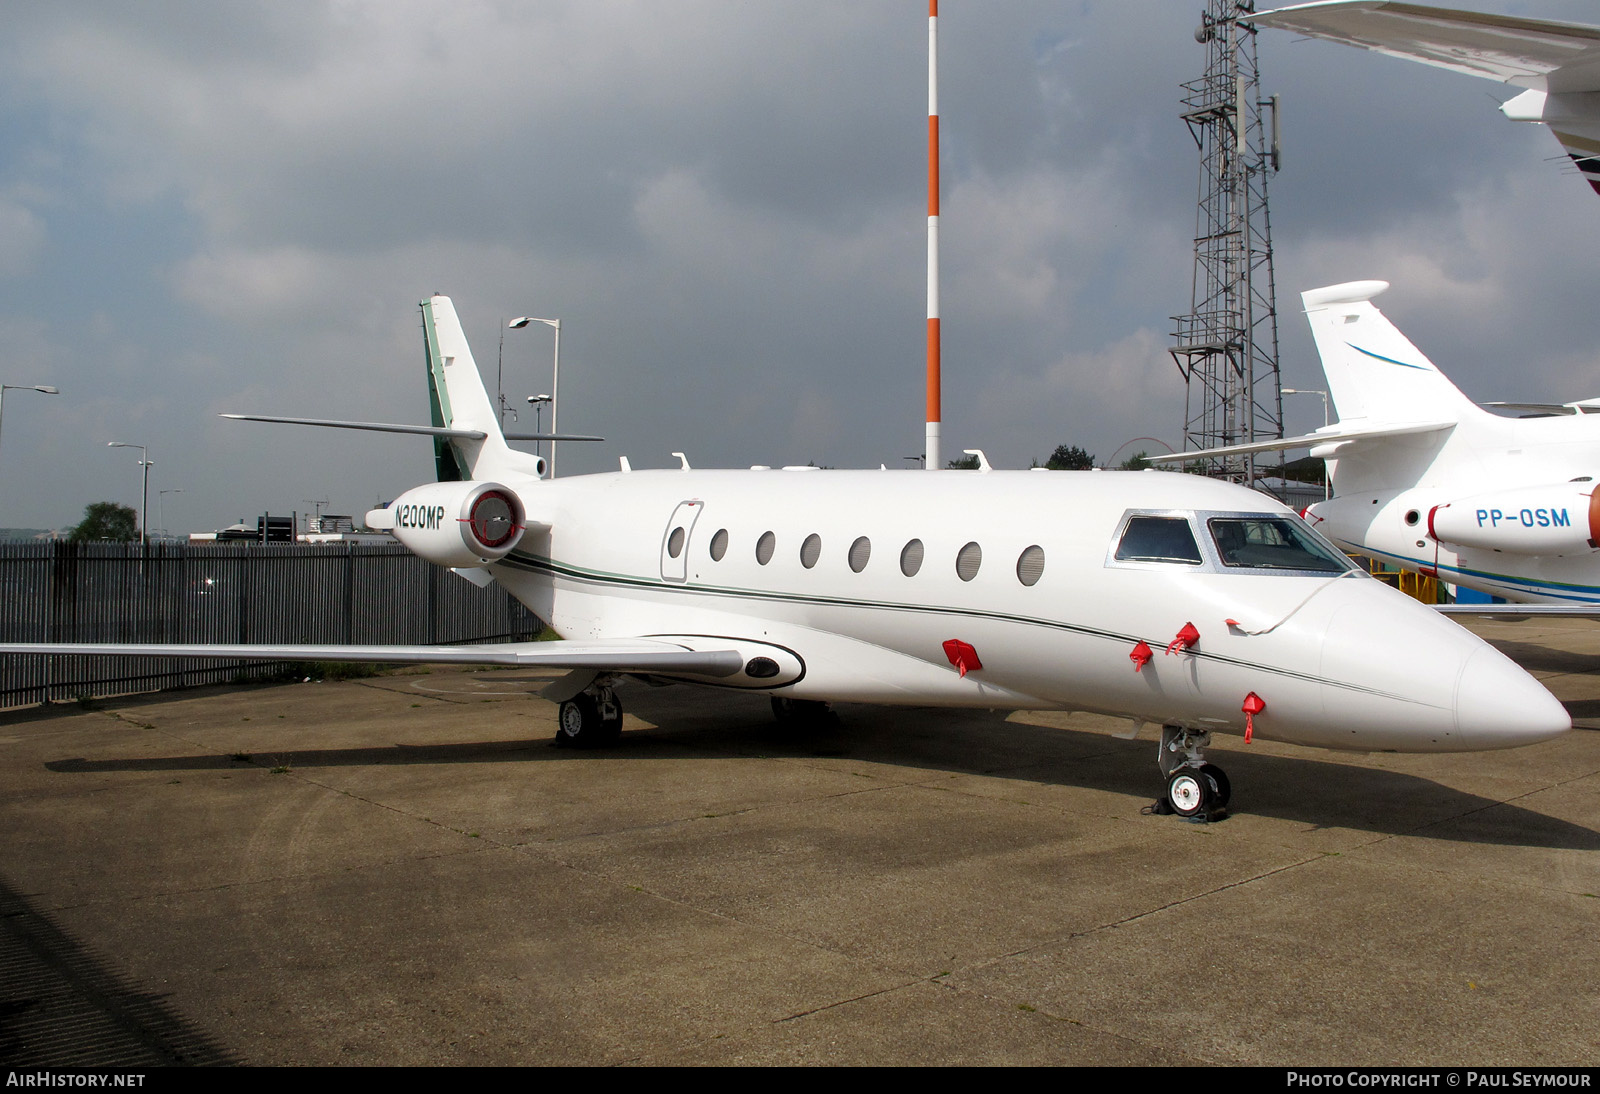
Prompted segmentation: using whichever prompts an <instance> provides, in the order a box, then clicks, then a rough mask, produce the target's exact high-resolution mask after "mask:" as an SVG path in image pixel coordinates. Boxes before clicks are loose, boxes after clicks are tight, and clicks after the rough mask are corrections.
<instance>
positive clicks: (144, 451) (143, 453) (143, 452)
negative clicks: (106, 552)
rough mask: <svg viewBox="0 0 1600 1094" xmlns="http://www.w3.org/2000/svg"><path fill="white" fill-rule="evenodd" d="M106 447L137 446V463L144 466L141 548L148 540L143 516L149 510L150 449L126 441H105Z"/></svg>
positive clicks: (140, 510)
mask: <svg viewBox="0 0 1600 1094" xmlns="http://www.w3.org/2000/svg"><path fill="white" fill-rule="evenodd" d="M106 447H107V448H137V449H138V450H139V455H140V459H139V465H140V466H141V467H143V468H144V500H143V501H142V502H140V505H139V548H140V550H143V549H144V547H145V546H146V545H147V543H148V542H149V541H148V540H147V539H146V532H147V529H146V528H145V524H146V523H147V521H146V519H145V517H146V514H147V513H149V511H150V450H149V449H148V448H147V447H145V446H144V445H142V444H128V443H127V442H126V441H107V442H106Z"/></svg>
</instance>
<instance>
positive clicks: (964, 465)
mask: <svg viewBox="0 0 1600 1094" xmlns="http://www.w3.org/2000/svg"><path fill="white" fill-rule="evenodd" d="M945 467H946V468H948V469H949V470H951V471H976V470H977V469H978V457H976V456H957V457H956V458H955V459H953V460H951V461H950V462H949V463H947V464H945Z"/></svg>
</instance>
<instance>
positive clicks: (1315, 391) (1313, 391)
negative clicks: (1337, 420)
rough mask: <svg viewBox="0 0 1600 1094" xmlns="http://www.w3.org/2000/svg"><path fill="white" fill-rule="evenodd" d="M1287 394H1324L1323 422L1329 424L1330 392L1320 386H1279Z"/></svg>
mask: <svg viewBox="0 0 1600 1094" xmlns="http://www.w3.org/2000/svg"><path fill="white" fill-rule="evenodd" d="M1278 390H1280V391H1282V392H1283V393H1284V394H1285V395H1320V396H1322V424H1323V425H1327V424H1328V393H1327V392H1326V391H1323V390H1322V389H1320V388H1311V387H1306V388H1301V387H1285V388H1279V389H1278Z"/></svg>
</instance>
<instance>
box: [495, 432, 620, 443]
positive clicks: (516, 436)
mask: <svg viewBox="0 0 1600 1094" xmlns="http://www.w3.org/2000/svg"><path fill="white" fill-rule="evenodd" d="M505 438H506V440H508V441H603V440H605V438H604V437H591V436H589V435H588V434H585V433H507V434H505Z"/></svg>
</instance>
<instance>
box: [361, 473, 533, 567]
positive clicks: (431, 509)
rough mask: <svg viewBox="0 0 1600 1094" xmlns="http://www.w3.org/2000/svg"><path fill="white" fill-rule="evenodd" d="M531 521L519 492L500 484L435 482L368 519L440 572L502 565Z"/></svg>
mask: <svg viewBox="0 0 1600 1094" xmlns="http://www.w3.org/2000/svg"><path fill="white" fill-rule="evenodd" d="M526 523H527V518H526V515H525V513H524V511H523V508H522V499H521V498H519V497H517V492H516V491H515V490H512V489H511V488H510V487H508V486H501V485H500V484H499V483H497V482H434V483H429V484H428V485H426V486H419V487H417V488H416V489H414V490H407V491H406V492H405V493H404V494H401V495H400V496H399V497H398V498H395V499H394V501H393V502H391V503H390V505H389V507H388V508H387V509H374V510H373V511H372V512H370V513H368V514H367V526H368V527H369V528H386V529H388V530H389V531H390V532H392V533H393V534H394V538H395V539H397V540H399V541H400V542H401V543H403V544H405V545H406V546H407V547H408V548H410V549H411V551H412V552H413V553H414V554H416V555H418V556H420V557H422V558H425V559H427V560H428V561H429V562H432V563H436V564H437V565H440V566H449V567H454V568H463V569H466V568H471V567H475V566H484V565H487V564H488V563H491V562H497V561H499V560H500V559H502V558H505V557H506V555H508V554H510V553H511V549H512V548H513V547H515V546H516V545H517V541H518V540H520V539H521V538H522V532H523V529H524V527H525V526H526Z"/></svg>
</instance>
